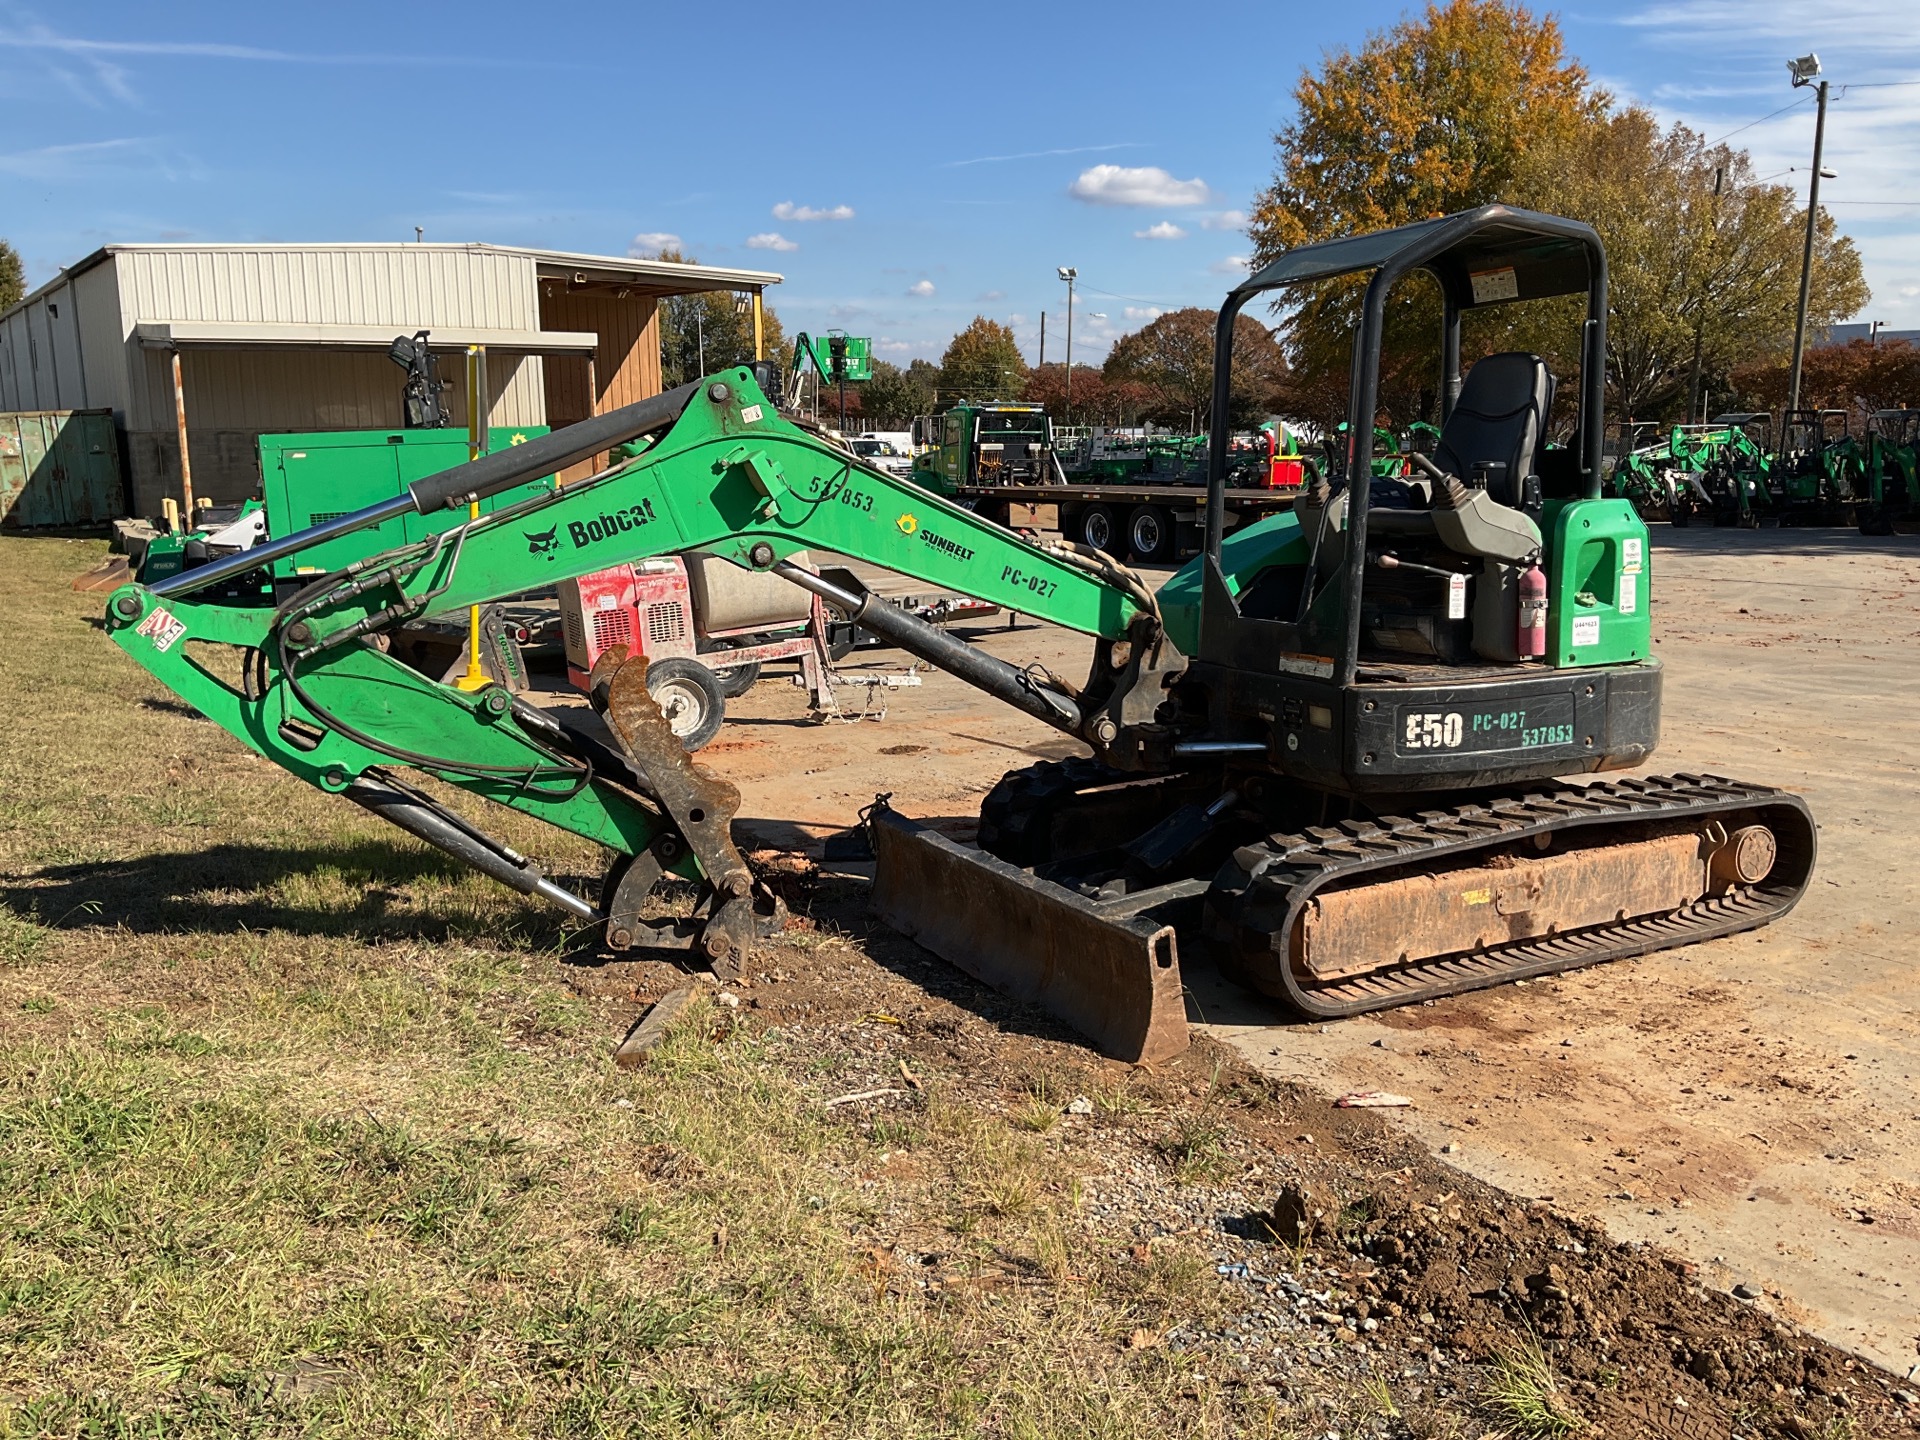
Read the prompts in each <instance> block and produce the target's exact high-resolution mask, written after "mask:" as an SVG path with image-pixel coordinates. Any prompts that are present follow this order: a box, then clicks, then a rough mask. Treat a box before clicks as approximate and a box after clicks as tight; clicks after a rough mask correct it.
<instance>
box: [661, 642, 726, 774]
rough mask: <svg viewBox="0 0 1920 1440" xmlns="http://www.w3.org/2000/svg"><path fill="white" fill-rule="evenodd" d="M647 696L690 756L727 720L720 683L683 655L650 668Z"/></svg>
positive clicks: (662, 661) (697, 662)
mask: <svg viewBox="0 0 1920 1440" xmlns="http://www.w3.org/2000/svg"><path fill="white" fill-rule="evenodd" d="M647 693H648V694H649V695H651V696H652V697H653V700H654V703H655V704H656V705H658V706H659V707H660V713H661V714H663V715H665V716H666V717H667V724H668V726H669V727H670V728H671V729H672V730H673V733H674V734H675V735H677V736H678V737H679V739H680V744H681V746H682V748H684V749H685V750H686V751H687V753H688V754H692V753H693V752H694V751H695V750H698V749H700V748H701V747H702V746H703V745H705V744H706V743H707V742H708V741H709V740H711V739H713V737H714V736H716V735H718V734H719V733H720V722H721V721H723V720H725V719H726V718H727V701H726V697H725V696H724V695H722V694H721V693H720V682H719V681H718V680H716V679H715V678H714V675H713V671H711V670H709V669H708V668H707V667H706V666H704V665H702V664H701V663H700V662H699V661H698V660H689V659H687V658H686V657H685V656H681V655H670V656H668V657H667V658H666V659H664V660H655V661H654V662H653V663H652V664H651V665H649V666H647Z"/></svg>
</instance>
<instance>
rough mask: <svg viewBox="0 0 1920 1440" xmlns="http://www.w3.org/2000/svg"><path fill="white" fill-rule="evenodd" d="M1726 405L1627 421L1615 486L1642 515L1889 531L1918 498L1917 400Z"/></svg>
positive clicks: (1679, 521) (1677, 520) (1910, 515)
mask: <svg viewBox="0 0 1920 1440" xmlns="http://www.w3.org/2000/svg"><path fill="white" fill-rule="evenodd" d="M1852 421H1853V417H1852V415H1851V414H1850V413H1849V412H1848V411H1845V410H1832V409H1827V410H1789V411H1786V412H1784V413H1783V414H1782V415H1781V417H1780V422H1779V426H1778V429H1777V431H1776V428H1775V421H1774V417H1773V416H1772V415H1771V414H1769V413H1766V412H1764V411H1730V412H1728V413H1726V414H1723V415H1717V416H1715V417H1714V418H1713V419H1712V420H1710V421H1708V422H1707V423H1705V424H1702V425H1674V426H1671V427H1668V428H1667V429H1666V430H1665V433H1664V434H1661V433H1660V427H1658V426H1656V425H1653V424H1646V423H1641V424H1631V423H1630V424H1628V425H1627V426H1624V427H1623V428H1622V431H1621V434H1620V444H1619V453H1618V455H1617V458H1616V459H1615V462H1614V467H1613V473H1612V478H1611V482H1610V489H1611V493H1613V494H1615V495H1618V496H1620V497H1622V498H1624V499H1627V500H1631V501H1632V502H1633V504H1634V508H1635V509H1636V510H1638V511H1639V512H1640V514H1641V516H1642V517H1643V518H1646V519H1649V520H1654V519H1664V520H1669V521H1671V522H1672V523H1673V524H1675V525H1689V524H1692V523H1693V522H1694V521H1696V520H1700V521H1707V522H1711V523H1712V524H1715V525H1738V526H1746V527H1750V528H1751V527H1757V526H1760V525H1763V524H1767V525H1858V526H1859V528H1860V531H1861V533H1862V534H1867V535H1888V534H1892V533H1893V530H1894V527H1895V526H1896V525H1898V524H1901V523H1903V522H1907V521H1909V520H1912V519H1914V518H1915V502H1916V500H1920V482H1916V467H1917V464H1920V410H1909V409H1897V410H1877V411H1875V412H1874V413H1873V414H1871V415H1869V416H1868V417H1867V421H1866V425H1865V429H1864V433H1863V434H1861V435H1855V434H1854V433H1853V424H1852Z"/></svg>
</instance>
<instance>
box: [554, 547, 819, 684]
mask: <svg viewBox="0 0 1920 1440" xmlns="http://www.w3.org/2000/svg"><path fill="white" fill-rule="evenodd" d="M709 563H724V562H709ZM781 583H784V582H781ZM557 588H558V589H559V592H560V615H561V623H562V626H563V629H564V632H565V636H566V646H567V678H568V679H569V680H571V681H572V682H573V683H574V684H575V685H576V686H578V687H579V688H580V689H582V690H585V689H588V688H589V687H588V683H587V676H588V675H589V674H590V673H591V671H592V670H593V666H594V662H596V661H597V660H599V658H600V657H601V656H602V655H603V654H605V653H606V652H607V651H608V650H611V649H612V648H613V647H614V646H616V645H624V646H626V647H627V653H628V654H629V655H645V656H646V657H647V658H648V659H649V660H660V659H665V658H666V657H668V656H677V657H680V658H682V659H687V660H695V661H698V662H699V663H701V664H703V665H705V666H707V667H708V668H709V669H711V670H715V671H717V672H725V673H734V674H747V675H750V674H751V673H752V671H753V670H757V669H758V667H759V666H761V665H762V664H765V663H766V662H768V661H770V660H798V661H799V662H800V670H801V674H802V676H803V678H804V680H805V683H806V686H807V688H808V690H810V691H811V692H813V696H814V700H815V703H816V704H818V705H822V706H825V705H828V704H830V703H831V699H832V689H831V685H830V682H829V681H828V678H827V674H828V669H829V667H830V666H831V664H832V661H831V659H830V657H829V655H828V653H827V618H826V610H825V607H824V606H823V605H822V604H821V602H820V600H819V599H818V598H817V597H807V599H808V600H809V601H810V603H809V604H808V605H807V606H806V607H805V609H804V614H803V619H802V620H801V621H796V622H794V623H804V625H805V629H804V630H802V631H801V632H800V633H798V634H792V635H782V636H779V637H778V638H774V639H758V638H757V637H760V636H764V635H765V634H766V632H767V629H768V626H767V625H766V624H764V623H763V624H759V625H748V626H743V627H739V628H733V629H710V628H708V627H707V625H706V624H704V623H703V621H704V618H705V617H703V616H701V615H700V614H698V613H697V611H696V609H695V605H694V594H693V586H692V584H691V582H690V581H689V578H688V574H687V564H686V561H685V560H684V559H682V558H681V557H680V556H678V555H672V556H666V557H663V558H661V559H655V560H643V561H641V562H640V563H639V564H637V565H615V566H613V567H612V568H611V569H607V570H597V571H595V572H593V573H592V574H590V575H582V576H581V577H580V578H579V579H578V580H563V581H561V582H560V584H559V586H558V587H557ZM796 594H799V592H796ZM740 688H741V689H744V688H745V687H744V686H742V687H740ZM736 693H737V692H736Z"/></svg>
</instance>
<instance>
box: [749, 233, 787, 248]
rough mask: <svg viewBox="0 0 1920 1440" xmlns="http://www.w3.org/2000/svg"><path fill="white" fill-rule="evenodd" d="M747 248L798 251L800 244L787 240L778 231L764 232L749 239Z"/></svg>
mask: <svg viewBox="0 0 1920 1440" xmlns="http://www.w3.org/2000/svg"><path fill="white" fill-rule="evenodd" d="M747 248H748V249H749V250H782V251H785V250H798V249H799V248H800V242H799V241H798V240H789V239H787V237H786V236H784V235H782V234H781V233H780V232H779V231H778V230H763V231H761V232H760V233H759V234H758V235H749V236H748V237H747Z"/></svg>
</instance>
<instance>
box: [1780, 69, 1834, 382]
mask: <svg viewBox="0 0 1920 1440" xmlns="http://www.w3.org/2000/svg"><path fill="white" fill-rule="evenodd" d="M1787 73H1788V74H1790V75H1791V76H1793V84H1794V88H1795V89H1798V88H1799V87H1801V86H1802V85H1812V84H1813V83H1814V82H1815V81H1816V80H1819V76H1820V57H1819V56H1818V55H1815V54H1814V53H1813V52H1812V51H1808V52H1807V53H1806V54H1805V55H1802V56H1801V57H1800V58H1799V59H1798V60H1789V61H1788V62H1787ZM1814 96H1815V105H1816V115H1815V119H1814V122H1813V179H1812V180H1811V181H1810V182H1809V184H1808V186H1807V244H1806V249H1804V250H1803V251H1801V253H1800V306H1799V308H1798V309H1797V310H1796V311H1795V312H1794V318H1793V372H1792V374H1791V375H1790V376H1789V378H1788V380H1787V409H1788V410H1798V409H1799V408H1800V361H1801V358H1802V357H1803V356H1804V355H1805V354H1806V350H1807V294H1808V291H1809V290H1810V289H1811V288H1812V285H1813V235H1814V228H1815V227H1816V226H1817V225H1818V224H1819V221H1820V148H1821V146H1822V145H1823V144H1824V143H1825V142H1826V138H1827V82H1826V81H1825V80H1819V85H1818V87H1817V88H1816V89H1815V91H1814Z"/></svg>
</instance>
